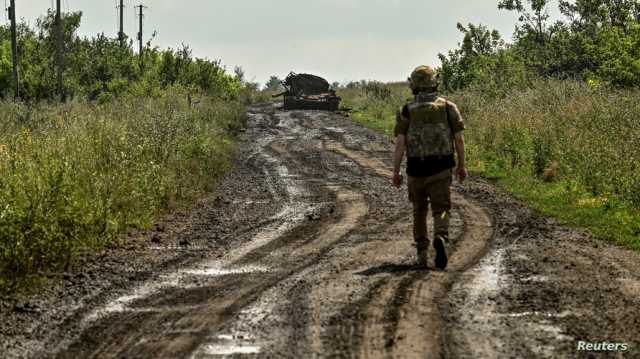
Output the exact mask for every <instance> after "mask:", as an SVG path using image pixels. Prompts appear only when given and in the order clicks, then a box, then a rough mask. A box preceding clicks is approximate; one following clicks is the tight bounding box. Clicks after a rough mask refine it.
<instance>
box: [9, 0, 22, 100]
mask: <svg viewBox="0 0 640 359" xmlns="http://www.w3.org/2000/svg"><path fill="white" fill-rule="evenodd" d="M10 4H11V5H10V6H9V19H10V20H11V55H12V60H13V84H14V86H15V90H14V91H15V98H16V99H19V98H20V78H19V77H18V40H17V31H16V1H15V0H11V3H10Z"/></svg>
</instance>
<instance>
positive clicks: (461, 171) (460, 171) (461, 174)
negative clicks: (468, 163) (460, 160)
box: [456, 167, 469, 183]
mask: <svg viewBox="0 0 640 359" xmlns="http://www.w3.org/2000/svg"><path fill="white" fill-rule="evenodd" d="M456 175H457V176H458V182H460V183H463V182H464V180H465V179H467V177H469V172H467V169H466V168H465V167H458V168H457V169H456Z"/></svg>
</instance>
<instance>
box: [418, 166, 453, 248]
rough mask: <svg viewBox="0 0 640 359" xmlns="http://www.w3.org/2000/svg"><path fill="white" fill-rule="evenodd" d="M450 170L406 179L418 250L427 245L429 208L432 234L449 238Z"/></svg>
mask: <svg viewBox="0 0 640 359" xmlns="http://www.w3.org/2000/svg"><path fill="white" fill-rule="evenodd" d="M451 178H452V172H451V170H450V169H448V170H446V171H443V172H440V173H438V174H435V175H433V176H429V177H411V176H409V177H408V179H407V185H408V187H409V200H410V201H411V203H412V204H413V238H414V240H415V242H416V245H417V246H418V248H426V247H427V246H428V245H429V237H428V234H427V213H428V210H429V206H431V215H432V218H433V234H434V236H435V237H438V236H442V237H444V238H445V239H447V240H448V238H449V219H450V211H451Z"/></svg>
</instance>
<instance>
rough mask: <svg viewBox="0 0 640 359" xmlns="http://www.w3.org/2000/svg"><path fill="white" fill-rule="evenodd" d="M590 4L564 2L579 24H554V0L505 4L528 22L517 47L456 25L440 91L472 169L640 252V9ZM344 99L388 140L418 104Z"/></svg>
mask: <svg viewBox="0 0 640 359" xmlns="http://www.w3.org/2000/svg"><path fill="white" fill-rule="evenodd" d="M587 3H589V4H591V5H593V4H592V3H593V1H589V2H586V1H576V2H575V3H574V4H569V3H565V2H562V1H561V2H560V4H561V10H562V11H563V13H565V14H566V15H567V16H568V18H569V19H573V20H570V21H568V22H566V23H565V22H558V23H555V24H552V25H550V24H547V22H546V16H545V15H544V14H545V6H546V1H532V2H528V1H523V2H520V1H501V2H500V3H499V6H500V7H501V8H505V9H507V10H513V11H518V12H520V14H521V15H522V19H523V20H522V21H523V23H521V24H519V26H518V27H517V29H516V39H515V42H514V44H506V43H504V42H503V41H502V40H501V38H500V35H499V34H498V33H497V32H495V31H490V30H488V29H487V28H486V27H484V26H482V25H477V26H476V25H468V26H462V25H460V24H459V25H458V27H459V29H460V30H461V32H462V34H463V40H462V42H461V43H460V45H459V48H457V49H454V50H452V51H449V52H448V54H446V55H441V56H440V58H441V60H442V67H441V68H440V73H441V76H442V82H443V84H442V88H441V89H442V90H443V93H444V94H445V95H446V96H447V97H448V98H450V99H451V100H452V101H454V102H456V103H457V104H458V106H459V107H460V110H461V111H462V114H463V117H464V118H465V121H466V124H467V127H468V130H467V131H466V133H465V138H466V139H467V147H468V165H469V167H470V168H471V169H472V170H473V171H475V172H476V173H479V174H482V175H484V176H486V177H489V178H494V179H496V180H497V181H498V183H500V184H501V185H502V186H504V187H505V188H506V189H508V190H509V191H511V192H513V193H514V194H515V195H516V196H518V197H519V198H521V199H523V200H525V201H526V202H528V203H529V204H531V205H532V206H533V207H534V208H536V209H538V210H540V211H542V212H543V213H546V214H549V215H553V216H555V217H557V218H560V219H562V220H564V221H567V222H569V223H572V224H575V225H578V226H581V227H586V228H589V229H590V230H591V231H592V232H593V233H594V234H595V235H597V236H599V237H601V238H603V239H608V240H612V241H614V242H616V243H618V244H621V245H625V246H628V247H631V248H635V249H640V148H639V146H638V144H639V143H640V121H639V120H638V119H640V105H639V104H640V89H638V85H640V72H639V71H636V70H637V66H636V65H637V64H635V62H637V58H638V56H637V54H636V53H635V51H637V49H638V48H640V47H638V44H640V36H638V34H640V32H638V31H637V30H638V29H640V23H638V20H640V16H639V14H640V8H638V5H637V4H636V3H635V2H633V1H615V2H613V1H596V3H598V4H595V5H597V6H595V10H594V8H593V7H590V6H587V5H589V4H587ZM596 10H597V11H596ZM531 24H533V25H535V26H532V25H531ZM561 49H562V51H560V50H561ZM614 49H615V51H614ZM410 70H411V69H408V71H410ZM338 92H339V94H340V95H341V96H343V98H344V100H345V101H344V104H345V107H349V108H352V109H353V114H352V117H353V119H354V120H355V121H357V122H360V123H362V124H364V125H365V126H368V127H371V128H376V129H379V130H382V131H385V132H386V133H387V134H389V135H392V131H393V126H394V123H395V115H396V111H397V110H398V109H399V108H400V107H401V106H402V105H403V104H404V103H405V101H406V100H407V99H409V98H410V97H411V94H410V93H409V90H408V86H407V84H403V83H392V84H382V83H377V82H358V83H350V84H346V85H345V86H342V87H341V88H340V90H339V91H338Z"/></svg>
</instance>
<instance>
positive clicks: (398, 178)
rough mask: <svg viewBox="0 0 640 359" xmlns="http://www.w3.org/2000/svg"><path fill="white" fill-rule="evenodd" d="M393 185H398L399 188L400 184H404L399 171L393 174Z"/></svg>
mask: <svg viewBox="0 0 640 359" xmlns="http://www.w3.org/2000/svg"><path fill="white" fill-rule="evenodd" d="M393 185H394V186H396V187H397V188H400V186H402V175H401V174H399V173H394V174H393Z"/></svg>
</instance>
